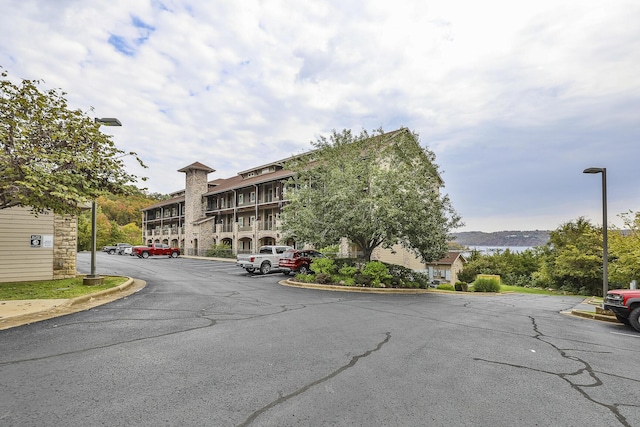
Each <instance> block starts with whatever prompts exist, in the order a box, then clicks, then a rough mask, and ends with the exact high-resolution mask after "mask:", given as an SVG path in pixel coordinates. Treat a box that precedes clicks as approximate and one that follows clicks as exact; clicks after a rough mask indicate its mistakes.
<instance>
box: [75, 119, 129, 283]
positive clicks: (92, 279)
mask: <svg viewBox="0 0 640 427" xmlns="http://www.w3.org/2000/svg"><path fill="white" fill-rule="evenodd" d="M95 122H96V123H98V124H100V125H104V126H122V123H120V120H118V119H116V118H113V117H105V118H102V119H98V118H96V119H95ZM96 218H97V206H96V200H95V199H94V200H93V201H92V202H91V273H90V274H89V275H88V276H87V277H85V278H84V279H82V283H83V284H84V285H101V284H102V283H103V281H104V278H103V277H100V276H98V275H97V274H96V240H97V228H98V227H97V220H96Z"/></svg>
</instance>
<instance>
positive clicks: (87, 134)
mask: <svg viewBox="0 0 640 427" xmlns="http://www.w3.org/2000/svg"><path fill="white" fill-rule="evenodd" d="M0 77H1V78H2V80H0V176H1V178H0V179H1V180H0V209H5V208H10V207H13V206H29V207H31V208H32V210H33V211H34V212H36V213H39V212H43V211H45V210H52V211H54V212H56V213H59V214H77V213H79V212H80V210H81V208H82V206H83V205H84V204H85V203H86V202H87V201H90V200H94V199H96V198H97V197H98V196H99V195H101V194H106V193H113V194H131V193H134V192H136V191H138V190H137V189H135V188H134V187H132V183H135V182H136V181H137V180H138V177H137V176H135V175H131V174H129V173H127V172H126V171H125V169H124V163H123V160H122V157H124V156H126V155H132V156H134V157H135V158H136V159H137V160H138V162H139V163H140V165H141V166H143V167H146V166H145V165H144V164H143V162H142V161H141V160H140V159H139V158H138V156H137V155H136V153H134V152H129V153H126V152H124V151H122V150H120V149H118V148H117V147H116V146H115V144H114V142H113V141H112V140H111V137H110V136H109V135H105V134H103V133H101V132H100V130H99V124H97V123H95V121H94V120H93V119H91V118H90V117H88V116H87V115H86V114H85V113H84V112H82V111H81V110H71V109H70V108H69V107H68V105H67V100H66V99H65V95H66V93H65V92H62V91H59V90H56V89H50V90H45V91H41V90H40V89H39V88H38V85H39V84H40V83H41V82H40V81H39V80H22V82H21V83H18V84H16V83H13V82H12V81H11V80H9V78H8V73H7V72H6V71H4V70H2V72H1V73H0ZM142 179H143V180H144V178H142Z"/></svg>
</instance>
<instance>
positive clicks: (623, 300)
mask: <svg viewBox="0 0 640 427" xmlns="http://www.w3.org/2000/svg"><path fill="white" fill-rule="evenodd" d="M603 308H604V309H605V310H611V311H613V312H614V313H615V315H616V318H617V319H618V320H619V321H620V322H622V323H624V324H625V325H630V326H633V328H634V329H635V330H636V331H638V332H640V290H638V289H616V290H613V291H609V292H607V297H606V298H605V299H604V304H603Z"/></svg>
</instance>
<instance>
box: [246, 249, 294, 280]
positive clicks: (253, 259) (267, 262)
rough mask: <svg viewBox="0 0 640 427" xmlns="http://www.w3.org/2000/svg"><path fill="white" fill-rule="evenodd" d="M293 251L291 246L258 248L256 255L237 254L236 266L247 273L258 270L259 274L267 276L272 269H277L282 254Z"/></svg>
mask: <svg viewBox="0 0 640 427" xmlns="http://www.w3.org/2000/svg"><path fill="white" fill-rule="evenodd" d="M290 249H293V248H292V247H291V246H277V245H274V246H271V245H267V246H260V249H258V253H257V254H238V255H237V256H236V265H238V266H240V267H242V268H244V269H245V270H247V271H248V272H249V273H253V272H254V271H256V270H259V271H260V273H261V274H267V273H268V272H270V271H271V269H272V268H278V261H280V257H281V256H282V253H283V252H285V251H288V250H290Z"/></svg>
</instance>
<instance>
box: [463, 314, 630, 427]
mask: <svg viewBox="0 0 640 427" xmlns="http://www.w3.org/2000/svg"><path fill="white" fill-rule="evenodd" d="M528 317H529V319H531V324H532V327H533V331H534V332H535V334H534V335H533V338H534V339H536V340H538V341H540V342H543V343H545V344H547V345H548V346H550V347H551V348H553V349H554V350H556V351H557V352H558V354H559V355H560V356H561V357H562V358H564V359H568V360H571V361H574V362H578V363H580V364H582V365H583V366H582V367H581V368H579V369H577V370H575V371H574V372H561V373H558V372H551V371H545V370H542V369H536V368H531V367H529V366H523V365H516V364H512V363H506V362H499V361H495V360H487V359H482V358H477V357H474V358H473V360H476V361H480V362H487V363H493V364H496V365H502V366H509V367H512V368H519V369H527V370H530V371H534V372H539V373H543V374H549V375H553V376H555V377H557V378H560V379H562V380H564V381H566V382H567V383H568V384H569V385H570V386H571V388H572V389H573V390H575V391H577V392H578V393H579V394H581V395H582V396H583V397H584V398H585V399H587V400H588V401H590V402H592V403H595V404H596V405H599V406H602V407H604V408H606V409H608V410H609V411H611V413H612V414H613V415H614V416H615V417H616V419H617V420H618V421H619V422H620V424H621V425H623V426H625V427H632V426H631V424H630V423H629V422H628V421H627V419H626V418H625V417H624V415H622V414H621V413H620V411H619V410H618V407H620V406H630V407H634V406H637V405H631V404H626V403H614V404H607V403H604V402H600V401H598V400H596V399H595V398H594V397H592V396H591V395H590V394H589V393H588V389H589V388H595V387H600V386H602V385H603V382H602V380H601V379H600V377H599V376H598V374H602V373H601V372H598V371H595V370H594V369H593V368H592V367H591V365H590V364H589V363H588V362H587V361H586V360H584V359H581V358H580V357H577V356H573V355H571V354H569V353H567V351H569V350H571V351H573V350H572V349H562V348H559V347H558V346H556V345H555V344H553V343H550V342H548V341H545V340H544V338H546V337H545V335H544V334H543V333H542V332H540V329H539V328H538V324H537V323H536V320H535V318H534V317H532V316H528ZM585 373H586V374H587V376H588V378H590V379H591V382H589V383H586V384H579V383H578V382H577V379H578V378H582V377H583V376H584V375H583V374H585ZM605 375H608V374H606V373H605ZM618 378H620V377H618ZM622 378H624V377H622ZM624 379H626V380H629V381H636V380H634V379H632V378H624Z"/></svg>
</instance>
